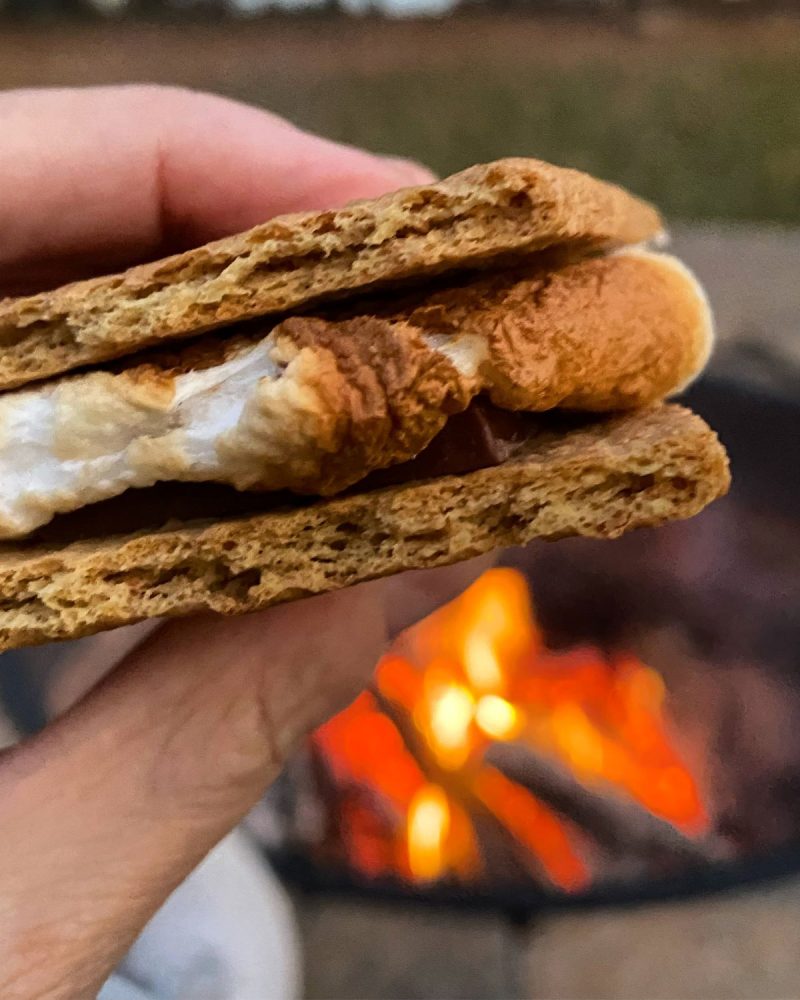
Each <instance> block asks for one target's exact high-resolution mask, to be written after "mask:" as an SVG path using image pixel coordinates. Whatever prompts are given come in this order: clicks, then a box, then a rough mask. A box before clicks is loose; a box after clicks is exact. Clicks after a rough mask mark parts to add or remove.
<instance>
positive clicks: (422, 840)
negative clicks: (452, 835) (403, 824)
mask: <svg viewBox="0 0 800 1000" xmlns="http://www.w3.org/2000/svg"><path fill="white" fill-rule="evenodd" d="M449 829H450V804H449V802H448V801H447V796H446V795H445V793H444V790H443V789H441V788H440V787H439V786H438V785H425V786H423V787H422V788H420V790H419V791H418V792H417V794H416V795H415V796H414V798H413V799H412V801H411V805H410V806H409V809H408V834H407V836H408V864H409V868H410V869H411V874H412V875H413V876H414V878H415V879H418V880H419V881H421V882H431V881H433V880H434V879H437V878H438V877H439V876H440V875H441V874H442V872H443V870H444V868H445V865H446V862H445V841H446V839H447V834H448V832H449Z"/></svg>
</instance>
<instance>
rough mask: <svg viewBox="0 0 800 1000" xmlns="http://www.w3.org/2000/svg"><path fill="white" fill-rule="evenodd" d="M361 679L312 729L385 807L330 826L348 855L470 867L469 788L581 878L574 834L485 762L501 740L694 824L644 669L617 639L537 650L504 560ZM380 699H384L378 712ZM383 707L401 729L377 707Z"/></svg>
mask: <svg viewBox="0 0 800 1000" xmlns="http://www.w3.org/2000/svg"><path fill="white" fill-rule="evenodd" d="M401 650H402V652H401ZM376 688H377V692H378V700H376V698H373V697H372V696H370V695H364V696H362V697H361V698H360V699H358V700H357V701H356V702H355V703H354V704H353V705H352V706H351V707H350V708H349V709H348V710H346V711H345V712H344V713H343V714H342V715H340V716H338V717H337V719H334V720H333V721H332V722H330V723H328V725H327V726H325V727H323V729H322V730H320V732H319V734H318V736H317V740H318V742H319V745H320V746H321V747H322V748H323V750H324V752H325V754H326V755H327V757H328V758H329V760H330V762H331V766H332V767H333V769H334V771H335V774H336V776H337V780H340V781H344V780H345V778H347V779H348V780H354V781H356V782H359V783H361V784H362V785H364V786H365V787H368V788H369V789H370V790H371V792H372V793H373V794H374V795H375V796H376V797H377V798H378V799H379V800H380V801H383V802H385V803H386V804H388V806H390V808H391V810H394V812H392V813H391V815H392V816H394V815H395V814H396V815H398V816H399V817H400V820H399V822H389V821H388V820H386V818H385V816H384V820H383V824H382V825H380V828H379V829H378V830H376V829H373V828H369V829H368V830H367V831H366V832H365V829H364V820H363V818H361V819H359V817H360V815H361V814H360V813H358V812H356V813H354V814H353V816H352V817H351V820H352V822H351V823H350V826H348V828H347V830H346V831H345V834H346V836H345V834H343V839H347V843H348V847H347V848H346V850H348V852H349V853H348V858H349V859H350V861H351V862H353V863H354V865H355V866H356V867H360V868H361V869H362V870H365V871H370V872H374V871H375V870H380V871H386V870H387V869H388V870H390V871H394V872H395V873H396V874H399V875H400V876H401V877H409V878H411V879H413V880H416V881H420V882H432V881H436V880H438V879H441V878H445V877H458V878H462V879H463V878H474V877H477V876H479V875H480V873H481V870H482V868H483V860H482V852H481V849H480V845H479V841H480V833H479V830H478V825H476V823H475V822H474V820H475V818H476V817H475V815H474V809H475V803H478V804H479V805H480V807H481V808H484V809H486V810H488V811H489V813H491V815H492V816H493V817H494V818H495V820H497V821H499V822H500V824H502V828H503V829H504V830H505V833H506V835H507V836H508V837H509V838H510V839H511V842H513V843H514V844H515V845H516V847H517V849H523V850H524V851H527V852H528V857H529V859H530V864H529V865H528V867H529V868H530V870H531V871H532V872H535V873H536V877H538V878H544V879H546V880H547V881H549V882H551V883H552V884H554V885H557V886H560V887H562V888H563V889H565V890H568V891H577V890H579V889H580V888H582V887H583V886H585V885H586V884H587V883H588V882H589V881H590V877H591V876H590V870H589V866H588V864H589V863H588V861H587V856H586V854H585V850H586V839H585V837H582V836H581V835H579V834H578V832H577V831H576V830H574V829H573V827H572V826H571V824H570V822H569V821H568V820H566V819H564V818H563V817H561V816H559V815H558V814H556V813H555V812H554V811H553V810H552V809H551V808H549V807H548V806H546V805H545V804H544V803H542V802H540V801H538V800H537V799H536V797H535V796H534V795H532V794H531V793H530V792H529V791H527V790H526V789H524V788H522V787H520V786H518V785H516V784H514V783H513V782H511V781H510V780H508V778H506V777H505V776H504V775H503V774H501V773H500V772H499V771H496V770H495V769H493V768H491V767H489V766H487V765H486V764H484V762H483V753H484V751H485V750H486V748H487V747H488V746H489V745H490V744H491V743H492V742H496V741H504V740H514V741H516V742H517V743H518V744H520V745H522V746H527V747H528V748H529V749H530V752H532V753H535V754H540V755H544V756H545V757H549V758H552V759H554V760H555V761H556V762H558V763H559V764H560V765H565V766H567V767H568V768H569V769H570V770H571V771H572V772H573V774H574V775H575V776H576V777H577V778H578V779H579V780H580V781H581V782H583V783H584V784H587V785H593V786H597V787H598V788H600V789H601V790H603V791H605V792H606V793H611V794H614V795H623V796H628V797H630V798H631V799H633V800H634V801H636V802H637V803H638V804H639V805H640V806H642V807H644V808H645V809H647V810H650V811H651V812H652V813H654V814H656V815H658V816H660V817H662V818H664V819H666V820H668V821H669V822H670V823H672V824H674V825H675V826H676V827H678V828H680V829H681V830H683V831H684V833H686V834H687V835H695V834H699V833H702V832H703V831H705V830H706V829H707V827H708V823H709V819H708V815H707V812H706V810H705V807H704V805H703V801H702V798H701V795H700V791H699V789H698V787H697V784H696V782H695V780H694V778H693V777H692V774H691V773H690V772H689V771H688V770H687V768H686V766H685V764H684V763H683V761H682V760H681V758H680V755H679V753H678V751H677V750H676V748H675V745H674V742H673V740H672V737H671V733H670V727H669V721H668V717H667V691H666V688H665V686H664V682H663V680H662V678H661V677H660V676H659V674H658V673H656V672H655V671H654V670H652V669H651V668H650V667H648V666H646V665H645V664H643V663H642V662H641V661H639V660H638V659H637V658H636V657H634V656H631V655H628V654H620V655H615V656H613V657H608V656H605V655H604V654H603V653H601V652H600V651H599V650H598V649H596V648H594V647H589V646H583V647H578V648H574V649H569V650H566V651H558V652H553V651H551V650H548V649H547V648H546V647H545V645H544V644H543V640H542V635H541V632H540V630H539V627H538V625H537V623H536V621H535V619H534V616H533V610H532V608H531V603H530V598H529V594H528V589H527V585H526V583H525V580H524V578H523V577H522V576H521V575H520V574H519V573H516V572H515V571H513V570H509V569H495V570H490V571H489V572H488V573H485V574H484V575H483V576H482V577H481V578H480V579H479V580H478V581H476V583H474V584H473V585H472V586H471V587H470V588H469V589H468V590H467V591H465V592H464V593H463V594H462V595H461V596H460V597H459V598H458V599H457V600H455V601H453V602H451V603H450V604H449V605H446V606H445V607H444V608H442V609H440V610H439V611H438V612H436V613H435V614H434V615H431V616H430V617H429V618H427V619H426V620H425V621H423V622H421V623H420V624H419V625H418V626H416V627H415V628H414V629H412V630H411V631H410V632H409V633H406V635H405V636H404V637H403V640H402V644H401V645H398V646H396V647H395V649H394V650H393V651H392V652H390V653H389V654H387V655H386V656H385V657H384V658H383V659H382V660H381V662H380V664H379V665H378V668H377V672H376ZM382 706H383V708H384V709H386V710H387V711H388V709H387V706H393V708H392V712H390V716H387V715H386V714H384V712H382V711H381V707H382ZM394 712H399V713H400V714H401V715H403V716H404V717H405V718H407V720H408V722H409V725H411V726H412V727H413V730H414V731H415V732H416V734H417V737H415V739H413V740H409V735H408V733H405V734H404V733H403V726H402V725H401V726H400V728H398V720H397V719H396V718H395V719H394V721H392V719H391V715H392V714H393V713H394ZM418 740H419V741H421V742H420V743H418ZM420 746H421V747H422V748H423V751H422V752H420ZM470 803H471V805H470ZM470 810H473V812H471V811H470ZM357 821H358V822H361V828H360V829H358V830H356V829H355V828H354V824H355V823H356V822H357ZM367 826H369V824H367Z"/></svg>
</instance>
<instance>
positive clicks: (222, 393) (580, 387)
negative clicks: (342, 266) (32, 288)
mask: <svg viewBox="0 0 800 1000" xmlns="http://www.w3.org/2000/svg"><path fill="white" fill-rule="evenodd" d="M711 338H712V333H711V314H710V310H709V308H708V304H707V302H706V300H705V296H704V295H703V292H702V289H701V288H700V287H699V285H698V284H697V282H696V281H695V280H694V278H693V277H692V276H691V274H690V273H689V272H688V271H687V270H686V268H684V267H683V266H682V265H681V264H679V263H678V262H677V261H675V260H674V259H673V258H669V257H666V256H661V255H657V254H653V253H650V252H646V251H642V250H628V251H625V252H620V253H619V254H615V255H610V256H607V257H604V258H596V259H591V260H585V261H581V262H578V263H576V264H572V265H569V266H567V267H564V268H562V269H560V270H558V271H555V272H552V273H546V274H542V273H541V271H539V270H537V269H535V268H534V269H532V270H530V271H529V272H526V271H524V270H517V271H516V272H513V273H512V274H511V275H505V276H504V275H489V276H487V277H485V278H479V279H477V280H475V281H474V282H472V283H470V284H468V285H465V286H462V287H459V288H457V289H452V290H445V291H443V292H437V293H434V294H431V295H429V296H427V297H426V298H423V299H422V300H421V301H418V302H417V303H416V304H415V305H414V306H413V307H412V308H411V309H407V310H406V311H405V313H403V314H400V315H396V316H392V317H390V318H378V317H375V316H372V317H369V316H367V317H365V316H362V317H357V318H356V319H349V320H340V321H338V322H334V321H327V320H322V319H309V318H301V317H296V318H293V319H289V320H285V321H284V322H283V323H281V324H279V325H278V326H276V327H275V328H274V329H273V330H272V331H270V332H269V333H267V334H266V335H265V336H264V337H263V338H262V339H260V340H253V339H251V340H249V341H238V342H235V343H232V344H230V345H229V346H228V348H227V351H226V353H225V355H224V356H223V357H222V359H221V360H218V361H217V363H214V364H205V366H203V367H199V368H197V367H196V368H194V369H190V370H188V371H184V370H182V369H179V370H178V371H177V373H176V372H175V371H170V370H168V369H165V368H163V367H161V368H159V367H158V366H157V365H154V364H147V365H140V366H138V367H136V368H133V369H129V370H124V371H122V372H120V373H116V374H113V373H110V372H103V371H97V372H91V373H88V374H85V375H77V376H71V377H67V378H63V379H61V380H58V381H55V382H51V383H44V384H42V385H40V386H38V387H36V388H32V389H25V390H21V391H16V392H11V393H6V394H4V395H2V396H0V538H17V537H21V536H24V535H26V534H29V533H30V532H32V531H34V530H35V529H36V528H38V527H40V526H41V525H43V524H46V523H47V522H48V521H50V520H51V519H52V518H53V517H54V516H55V515H56V514H59V513H65V512H68V511H72V510H76V509H77V508H79V507H83V506H86V505H87V504H91V503H95V502H97V501H100V500H104V499H108V498H110V497H113V496H117V495H119V494H120V493H123V492H124V491H126V490H128V489H131V488H135V487H139V488H141V487H147V486H152V485H153V484H155V483H157V482H162V481H188V482H218V483H226V484H229V485H231V486H234V487H235V488H237V489H240V490H246V489H257V490H282V489H288V490H293V491H295V492H299V493H309V494H317V495H327V494H330V493H334V492H337V491H339V490H342V489H344V488H346V487H347V486H350V485H352V484H353V483H355V482H358V481H359V480H360V479H362V478H363V477H364V476H366V475H367V474H368V473H369V472H371V471H372V470H374V469H378V468H383V467H386V466H388V465H392V464H396V463H398V462H403V461H406V460H407V459H410V458H412V457H414V456H415V455H416V454H418V453H419V452H420V451H421V450H422V449H423V448H425V447H426V446H427V445H428V444H429V442H430V441H431V439H432V438H433V437H434V435H435V434H436V433H438V431H439V430H440V429H441V428H442V426H443V425H444V423H445V421H446V420H447V417H448V415H449V414H452V413H455V412H457V411H459V410H461V409H464V408H465V407H466V406H467V405H468V404H469V402H470V400H471V399H472V398H473V397H474V396H475V395H476V394H477V393H479V392H486V393H487V394H488V395H489V397H490V398H491V399H492V401H493V402H494V403H495V404H496V405H498V406H501V407H505V408H507V409H525V410H531V411H538V410H546V409H551V408H553V407H556V406H559V405H566V406H569V407H572V408H578V409H586V410H594V411H598V410H599V411H602V410H614V409H626V408H631V407H636V406H642V405H647V404H649V403H651V402H654V401H656V400H658V399H663V398H664V397H665V396H666V395H668V394H669V393H670V392H672V391H675V390H676V389H677V388H679V387H682V386H683V385H684V384H686V382H687V381H688V380H690V379H691V378H692V377H693V376H694V375H695V374H696V373H697V372H698V371H699V370H700V369H701V368H702V366H703V364H704V363H705V360H706V358H707V356H708V350H709V347H710V343H711Z"/></svg>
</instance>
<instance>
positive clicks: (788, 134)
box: [0, 14, 800, 226]
mask: <svg viewBox="0 0 800 1000" xmlns="http://www.w3.org/2000/svg"><path fill="white" fill-rule="evenodd" d="M653 16H654V18H655V20H654V21H653V22H652V24H650V23H649V22H648V29H647V30H646V31H645V32H644V34H643V35H642V36H641V37H640V38H631V37H627V36H623V35H621V34H620V32H619V31H616V30H614V29H613V28H610V27H609V26H607V25H606V26H603V25H602V23H600V22H597V21H587V20H580V19H577V20H574V21H571V22H563V21H562V22H547V21H542V20H537V19H534V18H530V17H527V18H526V17H523V16H507V17H487V16H482V17H475V16H468V15H462V16H459V17H456V18H454V19H449V20H445V21H438V22H430V21H428V22H425V21H423V22H385V21H380V20H378V19H369V18H368V19H365V20H353V19H341V18H340V19H328V20H326V19H324V18H322V19H317V20H314V19H313V18H310V19H307V18H302V17H300V18H277V17H275V18H271V19H269V18H268V19H265V20H263V21H256V22H252V23H243V24H238V25H237V24H227V25H216V26H215V25H205V26H204V25H201V24H194V25H192V24H188V25H161V26H158V25H146V24H141V23H140V24H127V25H124V24H120V25H114V24H107V25H105V26H94V27H91V26H86V27H84V28H80V27H72V28H64V27H62V28H60V29H53V30H52V31H50V32H48V31H46V30H39V29H19V30H16V31H12V30H10V29H2V28H0V86H20V85H31V84H45V85H51V84H54V83H57V84H61V83H74V84H85V83H104V82H120V81H127V80H156V81H160V82H166V83H181V84H188V85H191V86H195V87H203V88H206V89H211V90H217V91H221V92H224V93H228V94H230V95H233V96H237V97H241V98H244V99H245V100H249V101H252V102H254V103H256V104H261V105H263V106H264V107H268V108H271V109H273V110H275V111H278V112H282V113H283V114H286V115H288V116H289V117H291V118H293V119H295V120H296V121H298V122H300V123H301V124H303V125H305V126H307V127H309V128H312V129H315V130H317V131H320V132H322V133H324V134H327V135H330V136H333V137H335V138H339V139H343V140H346V141H349V142H353V143H357V144H360V145H364V146H367V147H368V148H371V149H374V150H377V151H385V152H392V153H400V154H407V155H411V156H414V157H416V158H418V159H420V160H422V161H424V162H427V163H429V164H430V165H431V166H432V167H434V168H435V169H436V170H437V171H439V172H441V173H446V172H448V171H451V170H454V169H457V168H459V167H462V166H465V165H466V164H469V163H473V162H476V161H481V160H488V159H492V158H494V157H498V156H506V155H509V154H525V155H534V156H541V157H544V158H545V159H550V160H553V161H555V162H557V163H565V164H570V165H573V166H578V167H583V168H585V169H587V170H590V171H592V172H594V173H596V174H598V175H599V176H601V177H607V178H610V179H613V180H617V181H619V182H621V183H623V184H625V185H627V186H628V187H630V188H631V189H632V190H634V191H637V192H638V193H640V194H642V195H644V196H646V197H649V198H651V199H653V200H654V201H656V202H657V203H658V205H659V206H660V207H661V208H662V209H664V210H665V211H666V212H667V213H668V214H669V215H671V216H673V217H678V218H681V217H682V218H686V219H700V218H714V219H730V220H748V221H756V222H772V223H780V224H784V225H795V226H797V225H800V19H798V18H794V19H792V18H777V17H776V18H760V19H754V20H744V21H741V20H736V19H734V20H728V21H725V20H722V21H714V20H708V19H705V20H704V19H702V18H696V17H690V16H687V15H674V14H673V15H667V14H660V15H655V14H654V15H653Z"/></svg>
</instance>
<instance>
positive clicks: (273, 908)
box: [99, 830, 300, 1000]
mask: <svg viewBox="0 0 800 1000" xmlns="http://www.w3.org/2000/svg"><path fill="white" fill-rule="evenodd" d="M299 980H300V976H299V952H298V943H297V935H296V931H295V926H294V920H293V914H292V910H291V905H290V903H289V901H288V899H287V897H286V895H285V894H284V892H283V890H282V889H281V887H280V885H279V884H278V882H277V880H276V878H275V876H274V875H273V874H272V873H271V872H270V871H269V869H268V868H267V867H266V865H265V864H264V863H263V861H262V859H261V856H260V855H259V853H258V852H257V850H256V849H255V848H254V847H253V846H252V845H251V844H250V842H249V841H248V840H247V837H246V835H245V834H244V833H243V832H241V831H238V830H237V831H234V833H232V834H231V835H230V836H228V837H227V838H226V839H225V840H223V841H222V843H221V844H219V845H218V846H217V848H215V850H213V851H212V852H211V854H209V856H208V857H207V858H206V860H205V861H204V862H203V863H202V864H201V865H200V866H199V867H198V868H197V869H195V871H194V872H193V873H192V874H191V875H190V876H189V878H187V879H186V881H185V882H184V883H183V884H182V885H180V886H179V887H178V888H177V889H176V890H175V892H174V893H173V894H172V895H171V896H170V898H169V899H168V900H167V902H166V903H165V904H164V906H163V907H162V908H161V909H160V910H159V911H158V913H156V915H155V916H154V917H153V919H152V920H151V921H150V923H149V924H148V925H147V926H146V927H145V929H144V930H143V931H142V933H141V935H140V936H139V938H138V939H137V941H136V943H135V944H134V946H133V948H131V950H130V952H129V953H128V955H127V957H126V959H125V961H124V962H123V963H122V965H121V966H120V968H119V969H118V970H117V972H116V973H115V975H113V976H112V977H111V978H110V979H109V980H108V982H107V983H106V984H105V986H104V987H103V989H102V990H101V992H100V994H99V1000H293V998H294V997H296V996H298V995H299V989H300V982H299Z"/></svg>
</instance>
